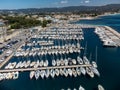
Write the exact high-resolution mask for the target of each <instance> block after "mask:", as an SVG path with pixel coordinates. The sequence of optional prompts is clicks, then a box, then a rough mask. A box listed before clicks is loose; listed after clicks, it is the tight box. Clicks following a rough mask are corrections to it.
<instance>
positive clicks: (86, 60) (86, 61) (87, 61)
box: [83, 56, 90, 64]
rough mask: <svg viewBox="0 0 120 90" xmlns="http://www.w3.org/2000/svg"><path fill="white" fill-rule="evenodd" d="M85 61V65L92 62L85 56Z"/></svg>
mask: <svg viewBox="0 0 120 90" xmlns="http://www.w3.org/2000/svg"><path fill="white" fill-rule="evenodd" d="M83 61H84V63H85V64H90V62H89V60H88V59H87V57H86V56H83Z"/></svg>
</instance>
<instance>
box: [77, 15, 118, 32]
mask: <svg viewBox="0 0 120 90" xmlns="http://www.w3.org/2000/svg"><path fill="white" fill-rule="evenodd" d="M76 23H81V24H93V25H107V26H111V27H112V28H114V29H116V30H117V31H118V32H120V14H116V15H108V16H101V17H99V18H97V19H93V20H80V21H78V22H76Z"/></svg>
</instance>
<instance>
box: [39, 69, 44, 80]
mask: <svg viewBox="0 0 120 90" xmlns="http://www.w3.org/2000/svg"><path fill="white" fill-rule="evenodd" d="M40 76H41V78H42V79H44V76H45V70H41V72H40Z"/></svg>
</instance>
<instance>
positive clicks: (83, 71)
mask: <svg viewBox="0 0 120 90" xmlns="http://www.w3.org/2000/svg"><path fill="white" fill-rule="evenodd" d="M80 70H81V73H82V74H83V75H85V74H86V70H85V68H84V67H80Z"/></svg>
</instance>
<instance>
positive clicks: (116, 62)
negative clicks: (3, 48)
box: [0, 15, 120, 90]
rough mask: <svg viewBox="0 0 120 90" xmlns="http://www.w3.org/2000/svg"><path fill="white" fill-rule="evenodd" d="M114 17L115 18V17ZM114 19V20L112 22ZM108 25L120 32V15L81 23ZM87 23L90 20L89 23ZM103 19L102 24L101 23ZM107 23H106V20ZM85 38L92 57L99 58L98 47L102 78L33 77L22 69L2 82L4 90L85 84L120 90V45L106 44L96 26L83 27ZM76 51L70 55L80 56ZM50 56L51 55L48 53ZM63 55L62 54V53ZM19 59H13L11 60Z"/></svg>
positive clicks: (90, 88) (44, 89)
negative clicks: (14, 76)
mask: <svg viewBox="0 0 120 90" xmlns="http://www.w3.org/2000/svg"><path fill="white" fill-rule="evenodd" d="M113 19H114V20H113ZM110 20H111V21H110ZM83 22H84V24H90V23H91V24H92V23H93V24H94V23H98V24H100V25H108V26H111V27H113V28H114V29H116V30H117V31H119V32H120V23H118V22H120V15H114V16H103V17H100V18H99V19H96V20H90V21H88V20H83V21H79V22H77V24H78V23H83ZM85 22H86V23H85ZM99 22H100V23H99ZM102 22H103V23H102ZM83 32H84V41H83V42H82V45H83V46H85V43H86V42H87V52H86V55H87V57H88V58H89V57H90V54H92V57H91V60H96V59H95V55H96V53H95V48H96V46H97V48H98V50H97V51H98V52H97V56H98V57H97V64H98V70H99V72H100V77H97V76H95V77H94V78H90V77H88V76H87V75H85V76H83V75H81V76H78V77H67V78H66V77H64V76H59V77H55V78H51V77H50V78H47V79H41V78H39V79H38V80H35V79H30V78H29V72H21V73H20V75H19V78H18V79H16V80H3V81H1V82H0V90H61V89H62V88H63V89H65V90H67V89H68V88H70V89H71V90H73V89H74V88H76V89H77V90H78V88H79V86H80V85H82V86H83V87H84V88H85V90H96V88H97V85H98V84H101V85H102V86H103V87H104V88H105V90H120V83H119V81H120V72H119V69H120V48H109V47H107V48H106V47H103V46H102V42H101V41H100V40H99V38H98V36H97V35H96V34H95V33H94V28H91V29H83ZM75 55H76V54H73V56H72V54H71V55H67V56H70V57H71V58H74V57H76V56H75ZM48 57H50V56H48ZM59 57H60V56H59ZM15 60H18V59H16V58H14V57H13V58H12V59H11V60H10V61H15Z"/></svg>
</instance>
